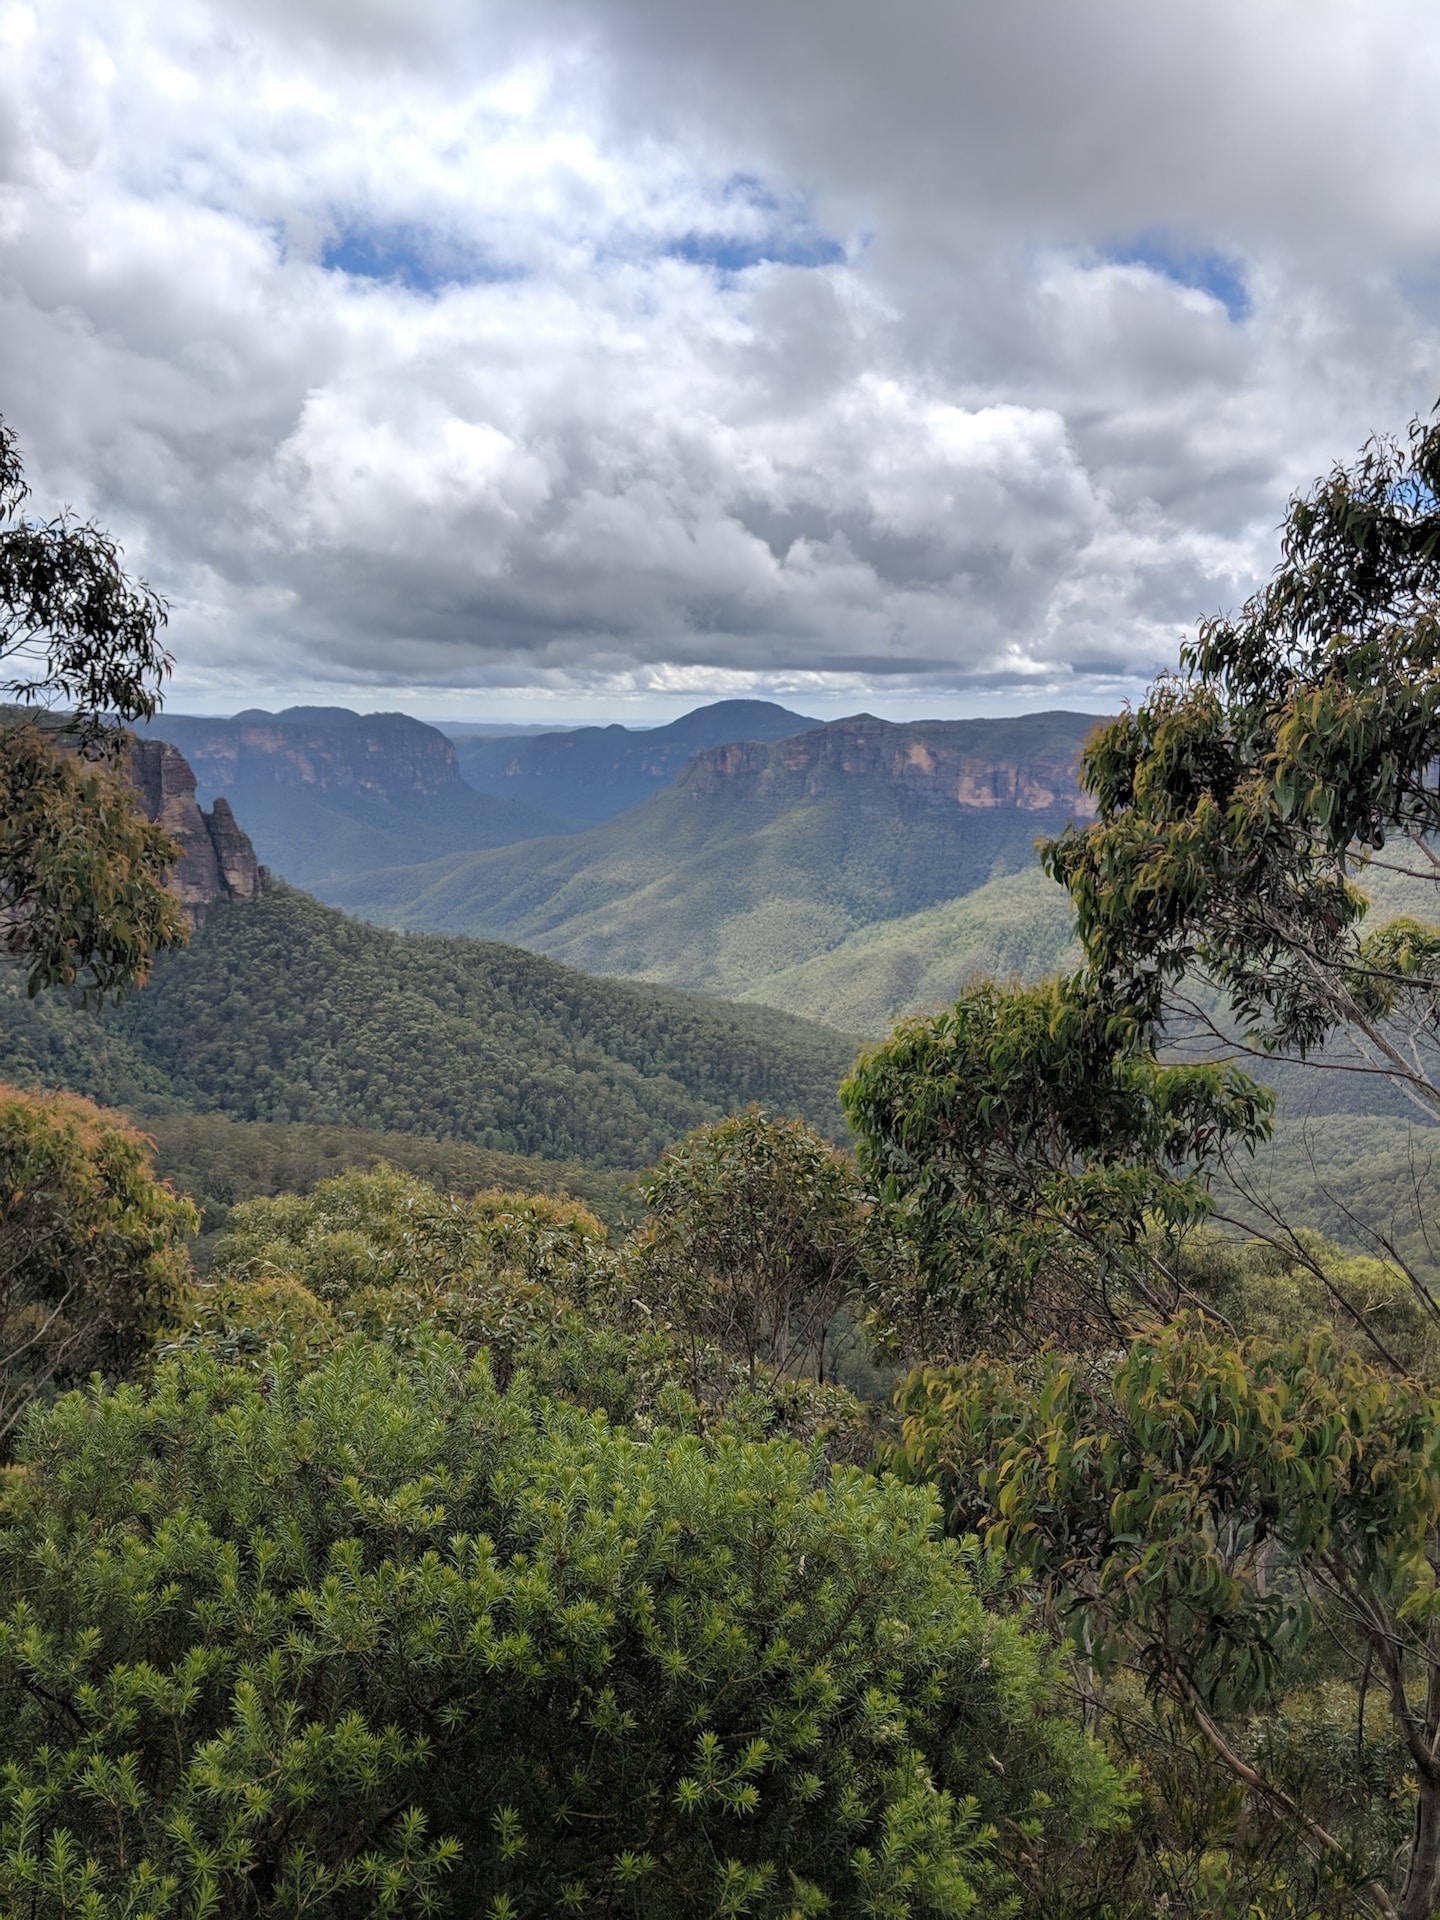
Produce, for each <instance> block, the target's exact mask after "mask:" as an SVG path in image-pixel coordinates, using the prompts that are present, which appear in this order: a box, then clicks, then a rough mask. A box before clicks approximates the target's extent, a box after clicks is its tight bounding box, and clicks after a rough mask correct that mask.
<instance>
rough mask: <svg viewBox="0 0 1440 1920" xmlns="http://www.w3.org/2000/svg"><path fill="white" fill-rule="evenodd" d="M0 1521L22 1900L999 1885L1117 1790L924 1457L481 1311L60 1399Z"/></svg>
mask: <svg viewBox="0 0 1440 1920" xmlns="http://www.w3.org/2000/svg"><path fill="white" fill-rule="evenodd" d="M5 1520H6V1525H5V1526H4V1528H3V1531H0V1579H3V1589H4V1597H5V1612H4V1617H3V1621H0V1722H3V1726H4V1728H5V1733H4V1737H3V1747H4V1768H3V1773H0V1820H3V1833H0V1848H3V1856H0V1910H3V1911H4V1912H7V1913H11V1912H13V1913H17V1914H18V1913H24V1914H26V1915H33V1916H36V1920H59V1916H61V1915H67V1916H68V1915H79V1914H82V1913H83V1914H84V1915H85V1916H86V1917H87V1920H119V1916H121V1915H126V1916H130V1915H138V1914H141V1913H144V1914H148V1915H152V1916H154V1917H155V1920H181V1917H182V1916H183V1920H199V1917H200V1916H201V1915H226V1916H229V1915H239V1914H255V1915H264V1916H270V1915H274V1916H280V1915H285V1916H291V1915H301V1914H304V1915H313V1916H322V1915H323V1916H334V1917H335V1920H339V1916H342V1915H343V1916H346V1920H349V1917H350V1916H358V1915H364V1914H370V1913H404V1914H407V1915H410V1914H421V1913H454V1914H457V1915H460V1914H463V1915H467V1916H468V1915H480V1914H489V1915H493V1916H496V1920H499V1917H500V1916H506V1915H513V1916H521V1915H535V1916H540V1915H544V1916H553V1915H561V1914H567V1913H568V1914H575V1915H580V1916H585V1915H599V1914H602V1913H604V1914H611V1913H616V1914H618V1913H626V1914H632V1915H637V1916H655V1917H656V1920H659V1916H662V1915H663V1916H665V1920H679V1917H680V1916H685V1915H691V1914H693V1915H697V1916H698V1915H701V1914H704V1915H712V1914H741V1913H744V1914H748V1915H754V1916H763V1915H775V1916H779V1915H782V1914H784V1915H790V1914H806V1913H820V1912H822V1911H823V1912H825V1913H826V1914H831V1915H837V1916H838V1915H852V1914H853V1915H856V1916H859V1915H861V1914H864V1915H886V1916H893V1920H902V1917H903V1916H906V1915H911V1914H914V1915H922V1914H924V1915H940V1914H951V1915H955V1914H964V1913H969V1912H972V1911H975V1910H977V1906H978V1905H979V1904H980V1903H982V1902H983V1906H984V1910H985V1911H987V1912H996V1911H1003V1910H1004V1906H1005V1900H1006V1889H1007V1886H1009V1885H1010V1884H1011V1877H1012V1876H1011V1869H1012V1866H1013V1865H1014V1863H1015V1862H1016V1861H1017V1859H1018V1857H1019V1856H1020V1855H1024V1854H1030V1855H1033V1854H1034V1853H1035V1852H1036V1850H1037V1849H1039V1848H1041V1847H1042V1846H1043V1843H1044V1839H1045V1836H1046V1834H1047V1832H1056V1833H1063V1834H1065V1835H1067V1836H1069V1838H1070V1839H1071V1840H1073V1841H1075V1842H1082V1843H1083V1841H1084V1839H1085V1836H1086V1835H1087V1834H1091V1833H1093V1831H1094V1830H1095V1829H1096V1828H1097V1827H1098V1826H1102V1825H1104V1824H1105V1823H1106V1822H1107V1821H1108V1820H1110V1819H1111V1818H1113V1816H1114V1814H1115V1811H1116V1807H1117V1804H1118V1800H1119V1792H1118V1787H1117V1783H1116V1780H1115V1777H1114V1775H1113V1773H1112V1772H1111V1771H1110V1769H1109V1768H1108V1765H1107V1764H1106V1762H1105V1761H1104V1760H1103V1758H1102V1757H1101V1756H1100V1754H1099V1752H1098V1749H1096V1748H1095V1747H1093V1746H1092V1745H1091V1744H1090V1743H1089V1742H1088V1741H1087V1740H1086V1739H1085V1738H1084V1736H1083V1735H1081V1734H1080V1733H1079V1731H1078V1729H1077V1728H1076V1727H1075V1726H1074V1724H1073V1722H1069V1721H1066V1720H1065V1719H1063V1718H1058V1717H1053V1718H1052V1716H1051V1712H1050V1703H1051V1692H1052V1686H1051V1681H1050V1679H1049V1677H1048V1670H1047V1666H1046V1662H1045V1659H1044V1657H1043V1655H1042V1654H1041V1653H1040V1652H1039V1651H1038V1650H1037V1648H1036V1646H1035V1644H1034V1643H1033V1642H1032V1641H1031V1640H1030V1639H1029V1638H1027V1636H1026V1634H1025V1632H1024V1631H1023V1630H1022V1628H1021V1626H1020V1625H1019V1623H1018V1622H1017V1621H1016V1620H1015V1619H1013V1618H1009V1619H1000V1618H996V1617H994V1616H993V1615H990V1614H988V1613H987V1612H986V1611H985V1609H984V1607H983V1606H982V1605H981V1603H980V1601H979V1600H978V1599H977V1598H976V1597H975V1595H974V1592H973V1591H972V1590H971V1588H970V1586H969V1584H968V1582H967V1579H966V1576H965V1571H964V1562H963V1558H962V1556H961V1554H960V1553H959V1552H958V1550H956V1549H955V1548H953V1547H951V1546H947V1545H946V1544H944V1543H942V1542H941V1541H940V1540H939V1539H938V1538H937V1537H936V1534H937V1527H936V1520H937V1516H936V1512H935V1508H934V1505H933V1502H932V1500H931V1497H930V1495H929V1494H928V1492H925V1491H923V1490H914V1489H908V1488H904V1487H901V1486H900V1485H898V1484H897V1483H895V1482H892V1481H889V1480H882V1479H876V1478H874V1477H872V1476H866V1475H862V1474H860V1473H858V1472H853V1471H850V1472H844V1471H840V1472H835V1473H833V1474H827V1473H824V1472H821V1471H819V1470H818V1467H817V1461H816V1457H815V1455H814V1454H813V1453H811V1452H809V1451H807V1450H806V1449H804V1448H802V1447H800V1446H797V1445H795V1444H793V1443H790V1442H783V1441H780V1442H769V1443H765V1444H757V1443H755V1442H749V1441H744V1440H742V1439H740V1438H738V1437H736V1436H734V1435H729V1436H727V1435H714V1436H711V1437H709V1438H704V1437H700V1436H697V1435H695V1434H678V1433H668V1434H667V1433H664V1432H658V1433H657V1434H656V1435H655V1436H654V1437H653V1438H652V1439H650V1440H648V1441H647V1440H642V1439H639V1438H637V1437H635V1436H634V1435H629V1434H626V1433H624V1432H621V1431H617V1430H616V1429H615V1428H614V1427H612V1426H611V1425H610V1424H609V1423H608V1422H607V1421H606V1420H605V1418H604V1417H603V1416H598V1415H590V1414H587V1413H585V1412H584V1411H582V1410H580V1409H577V1408H575V1407H573V1406H569V1405H566V1404H563V1403H557V1402H553V1401H546V1400H543V1399H541V1398H539V1397H538V1396H536V1394H535V1393H534V1391H533V1389H532V1388H531V1387H529V1386H528V1385H527V1384H526V1382H525V1381H524V1379H523V1378H518V1379H517V1381H516V1382H515V1383H514V1385H512V1387H511V1389H510V1390H509V1391H508V1392H503V1393H502V1392H501V1391H499V1390H498V1389H497V1388H496V1386H495V1385H494V1384H493V1381H492V1379H491V1377H490V1374H489V1372H488V1369H487V1368H486V1367H485V1366H484V1365H483V1363H474V1364H467V1363H466V1361H465V1359H464V1357H463V1355H462V1354H461V1352H460V1349H459V1348H458V1346H457V1345H456V1344H455V1343H454V1342H451V1341H445V1340H440V1341H437V1342H434V1343H432V1344H431V1345H429V1346H428V1347H424V1348H421V1349H419V1350H417V1351H416V1352H414V1353H413V1354H410V1355H404V1354H399V1353H396V1352H394V1351H393V1350H391V1349H388V1348H386V1347H384V1346H381V1345H377V1344H375V1343H373V1342H366V1341H363V1340H360V1339H356V1340H354V1341H352V1342H351V1343H349V1344H347V1345H346V1346H343V1347H341V1348H340V1349H338V1350H336V1351H335V1352H333V1353H332V1354H330V1355H329V1356H328V1357H326V1358H325V1359H324V1360H322V1361H321V1362H320V1363H319V1364H318V1365H315V1366H310V1367H309V1368H308V1369H302V1368H299V1367H296V1366H292V1365H290V1364H288V1363H285V1362H284V1361H281V1362H280V1363H279V1364H278V1365H277V1367H276V1369H275V1371H274V1372H273V1374H271V1375H268V1376H267V1377H264V1378H257V1377H256V1375H255V1374H254V1373H252V1372H247V1371H242V1370H240V1369H236V1368H228V1367H226V1366H224V1365H222V1364H220V1363H219V1362H217V1361H216V1360H215V1359H214V1358H213V1357H212V1356H210V1355H208V1354H204V1353H191V1354H185V1355H182V1356H179V1357H177V1358H174V1359H172V1360H170V1361H168V1362H166V1363H165V1364H163V1365H162V1366H161V1367H160V1368H159V1369H158V1371H157V1375H156V1378H155V1382H154V1385H153V1387H152V1388H151V1389H150V1390H149V1391H146V1390H143V1389H142V1388H140V1387H138V1386H136V1385H133V1384H132V1385H125V1386H121V1387H118V1388H116V1389H114V1390H113V1391H112V1390H107V1389H104V1388H101V1387H99V1386H96V1387H94V1388H92V1389H91V1390H90V1391H89V1392H88V1393H86V1394H84V1395H80V1394H73V1395H70V1396H68V1397H67V1398H65V1399H64V1400H62V1401H60V1402H59V1403H58V1404H57V1405H56V1406H54V1407H53V1408H51V1409H48V1410H46V1411H45V1412H44V1413H42V1414H40V1415H39V1416H38V1417H36V1418H35V1419H34V1420H33V1421H32V1423H31V1425H30V1428H29V1431H28V1435H27V1442H26V1452H25V1470H24V1472H23V1473H21V1474H19V1475H18V1476H16V1477H14V1479H13V1481H12V1484H11V1487H10V1490H9V1493H8V1506H7V1509H6V1513H5Z"/></svg>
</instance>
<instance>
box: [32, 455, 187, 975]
mask: <svg viewBox="0 0 1440 1920" xmlns="http://www.w3.org/2000/svg"><path fill="white" fill-rule="evenodd" d="M28 495H29V488H28V487H27V485H26V482H25V476H24V470H23V468H22V466H21V463H20V456H19V450H18V447H17V444H16V440H15V436H14V434H13V432H12V431H11V430H10V429H9V428H8V427H7V426H6V425H5V423H4V422H3V420H0V694H7V693H8V694H9V695H10V696H12V698H13V699H15V700H18V701H19V702H21V703H22V704H21V705H20V706H19V707H18V708H6V709H4V710H3V711H0V941H3V946H4V950H5V951H6V952H7V953H8V954H9V955H10V956H11V957H12V959H15V960H17V961H19V962H20V963H21V964H22V965H23V966H24V967H25V968H26V970H27V973H28V984H29V988H30V991H31V993H32V994H34V993H36V992H38V991H39V990H40V989H41V988H42V987H54V986H66V987H68V986H72V985H75V984H77V983H78V984H79V985H80V986H81V987H82V988H83V989H84V990H86V991H87V992H88V993H90V994H92V995H94V996H96V997H100V996H103V995H105V994H111V993H116V992H120V991H123V990H124V989H125V988H127V987H130V986H133V985H135V984H137V983H138V982H140V981H141V980H143V979H144V978H145V975H146V973H147V971H148V969H149V965H150V961H151V959H152V957H153V956H154V955H155V954H156V953H157V952H160V951H162V950H163V949H164V948H166V947H173V946H177V945H180V944H181V943H182V942H183V941H184V938H185V922H184V919H183V916H182V914H181V912H180V908H179V906H178V905H177V903H176V902H175V901H174V900H173V899H172V898H171V896H170V895H169V894H168V893H167V892H166V891H165V884H164V883H165V873H166V869H167V868H168V867H169V866H170V865H171V864H172V863H173V862H174V861H175V860H176V859H178V858H179V849H178V848H177V847H176V846H175V844H174V842H173V841H172V840H171V839H170V838H169V836H168V835H167V834H165V833H164V832H163V831H162V830H161V829H160V828H159V827H157V826H156V825H155V824H154V823H153V822H151V821H150V820H149V819H147V818H146V815H145V813H144V811H143V809H142V807H141V806H140V803H139V798H138V796H137V794H136V793H135V790H134V788H133V787H132V786H131V785H130V783H129V782H128V781H127V780H126V779H124V778H123V776H122V775H121V774H120V773H119V771H118V769H119V767H120V766H121V764H122V763H123V761H124V758H125V754H126V752H127V751H128V736H127V735H126V733H125V731H124V725H123V723H124V722H125V721H128V720H140V719H146V720H148V719H150V718H151V717H152V716H153V715H154V713H155V711H156V708H157V707H158V705H159V700H160V686H161V682H162V681H163V679H164V676H165V674H166V673H167V672H168V671H169V668H170V659H169V656H168V654H166V652H165V651H164V648H163V647H162V646H161V644H160V640H159V633H160V628H161V626H162V625H163V624H164V619H165V608H164V604H163V602H162V601H161V600H160V599H159V597H158V596H157V595H156V594H155V593H153V592H152V591H151V589H150V588H149V587H148V586H146V585H145V584H144V582H143V581H142V582H137V581H134V580H131V579H130V578H129V577H128V576H127V574H126V573H125V570H124V568H123V566H122V565H121V556H120V552H119V549H118V548H117V547H116V545H115V543H114V541H113V540H111V539H110V537H109V536H108V535H107V534H106V533H104V532H102V531H101V529H100V528H99V527H97V526H96V525H95V524H94V523H93V522H91V521H81V520H78V519H77V518H76V517H75V516H74V515H72V514H69V513H62V514H60V515H57V516H55V517H53V518H51V519H49V520H32V519H27V518H26V517H25V515H24V506H25V502H26V499H27V498H28ZM56 707H58V708H59V709H60V711H59V712H58V713H56V714H53V715H48V714H47V724H45V725H43V726H42V725H39V724H37V723H36V715H35V714H33V713H28V712H27V709H31V708H33V709H38V710H42V711H43V710H48V709H50V708H56Z"/></svg>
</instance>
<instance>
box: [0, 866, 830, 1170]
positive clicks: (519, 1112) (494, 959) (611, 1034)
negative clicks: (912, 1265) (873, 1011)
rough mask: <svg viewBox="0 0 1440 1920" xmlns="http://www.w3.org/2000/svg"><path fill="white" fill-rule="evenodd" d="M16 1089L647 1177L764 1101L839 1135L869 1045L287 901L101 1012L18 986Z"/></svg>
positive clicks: (204, 936) (214, 936) (9, 1024)
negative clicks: (860, 1049) (690, 1136)
mask: <svg viewBox="0 0 1440 1920" xmlns="http://www.w3.org/2000/svg"><path fill="white" fill-rule="evenodd" d="M0 1009H3V1021H0V1077H3V1078H5V1079H7V1080H10V1081H13V1082H19V1083H21V1084H27V1083H28V1084H33V1083H38V1084H42V1085H47V1086H67V1087H71V1088H74V1089H75V1090H77V1091H79V1092H83V1093H89V1094H91V1095H93V1096H94V1097H96V1098H99V1099H101V1100H104V1101H106V1102H107V1103H109V1104H112V1105H118V1106H124V1107H127V1108H130V1109H132V1110H146V1109H148V1110H150V1111H155V1112H159V1113H165V1112H171V1113H175V1112H183V1111H187V1110H189V1111H197V1112H207V1111H208V1112H218V1113H221V1114H225V1115H228V1116H230V1117H231V1118H233V1119H238V1120H256V1121H272V1122H286V1121H298V1122H303V1123H305V1124H307V1125H311V1126H331V1127H337V1126H338V1127H352V1128H363V1129H367V1130H372V1131H380V1132H387V1133H408V1134H420V1135H429V1136H431V1137H434V1138H439V1139H448V1140H455V1141H464V1142H467V1143H469V1144H471V1145H473V1146H477V1147H484V1148H486V1149H489V1150H491V1151H496V1152H503V1153H512V1154H524V1155H532V1156H538V1157H540V1158H543V1159H546V1160H551V1161H554V1160H579V1161H584V1162H587V1163H589V1164H591V1165H594V1166H602V1167H618V1168H633V1167H641V1166H644V1165H646V1164H647V1163H648V1162H650V1161H652V1160H653V1159H655V1158H656V1156H657V1155H658V1154H659V1153H660V1151H661V1150H662V1149H663V1147H664V1146H665V1145H666V1144H667V1143H668V1142H669V1141H671V1140H673V1139H674V1138H675V1137H676V1136H677V1135H679V1134H681V1133H683V1132H685V1131H686V1130H687V1129H688V1128H690V1127H693V1126H697V1125H699V1124H701V1123H702V1122H704V1121H706V1120H710V1119H714V1118H717V1117H719V1116H720V1115H722V1114H725V1113H729V1112H732V1111H734V1110H735V1109H736V1108H738V1107H743V1106H744V1105H745V1104H746V1103H747V1102H748V1101H751V1100H760V1101H763V1102H765V1103H766V1104H767V1105H769V1106H771V1107H773V1108H774V1109H776V1110H778V1111H781V1112H788V1113H803V1114H805V1115H806V1116H807V1117H808V1118H810V1119H811V1120H813V1121H814V1122H815V1123H816V1124H818V1125H820V1126H822V1127H824V1128H826V1129H827V1130H829V1131H832V1132H833V1131H838V1129H839V1128H840V1126H841V1124H842V1122H841V1117H840V1112H839V1108H838V1104H837V1102H836V1099H835V1087H836V1084H837V1082H838V1081H839V1079H840V1077H841V1075H842V1074H843V1073H844V1072H845V1070H846V1068H847V1066H848V1065H849V1062H850V1060H851V1058H852V1056H853V1054H854V1051H855V1046H856V1042H855V1041H854V1040H853V1039H852V1038H850V1037H849V1036H847V1035H844V1034H841V1033H837V1032H835V1031H834V1030H833V1029H829V1028H825V1027H819V1026H815V1025H812V1024H810V1023H808V1022H802V1021H797V1020H794V1019H792V1018H790V1017H789V1016H787V1015H785V1014H781V1013H776V1012H773V1011H771V1010H770V1009H768V1008H759V1007H734V1006H724V1005H717V1004H712V1003H709V1002H706V1001H701V1000H696V999H693V998H691V997H690V996H688V995H686V994H682V993H676V992H673V991H667V990H665V989H656V988H649V987H640V986H632V985H629V984H626V983H622V982H619V981H611V980H592V979H588V978H586V977H585V976H584V975H583V974H579V973H575V972H572V971H571V970H569V969H568V968H565V967H562V966H558V965H556V964H555V963H554V962H553V961H550V960H546V959H543V958H541V957H540V956H538V955H536V954H532V953H525V952H522V951H520V950H518V949H516V948H513V947H502V946H495V945H486V944H481V943H478V942H474V941H468V940H447V939H439V938H435V937H427V936H422V935H412V936H407V935H401V934H395V933H391V932H387V931H384V930H382V929H380V928H376V927H368V926H363V925H360V924H359V923H358V922H356V921H353V920H347V919H346V918H345V916H344V915H343V914H341V913H338V912H336V911H335V910H334V909H332V908H328V907H324V906H321V905H320V904H319V903H318V902H317V901H315V900H312V899H310V898H309V897H308V896H306V895H304V894H300V893H296V892H293V891H292V890H291V889H289V888H286V887H277V888H276V889H275V890H274V891H273V892H271V893H269V894H268V895H266V896H265V897H264V898H263V899H261V900H259V901H258V902H255V903H252V904H248V905H244V906H237V907H221V908H217V909H215V910H213V911H212V913H211V914H210V916H209V918H208V919H207V920H206V922H205V925H204V926H203V928H202V929H201V930H200V931H199V932H198V933H197V934H196V936H195V938H194V940H193V941H192V942H191V944H190V946H189V947H188V948H187V949H186V950H185V951H184V952H181V953H178V954H173V955H168V956H166V957H165V958H164V959H162V961H161V962H160V964H159V965H157V967H156V969H155V972H154V974H153V976H152V978H151V981H150V984H149V985H148V986H147V987H146V988H145V989H144V990H143V991H142V992H141V993H139V994H137V995H136V996H135V997H134V998H133V999H131V1000H129V1001H127V1002H125V1003H123V1004H122V1005H120V1006H118V1007H115V1008H111V1009H108V1010H106V1011H105V1012H104V1013H103V1014H96V1013H93V1012H89V1011H86V1010H83V1009H80V1008H77V1007H75V1006H73V1005H71V1004H70V1003H69V1002H68V1001H65V1000H62V999H57V998H55V997H50V998H46V999H41V1000H37V1001H27V1000H26V999H25V997H24V994H23V991H22V989H21V986H20V983H19V980H18V978H14V979H11V980H8V981H6V983H5V991H4V997H3V1001H0Z"/></svg>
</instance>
